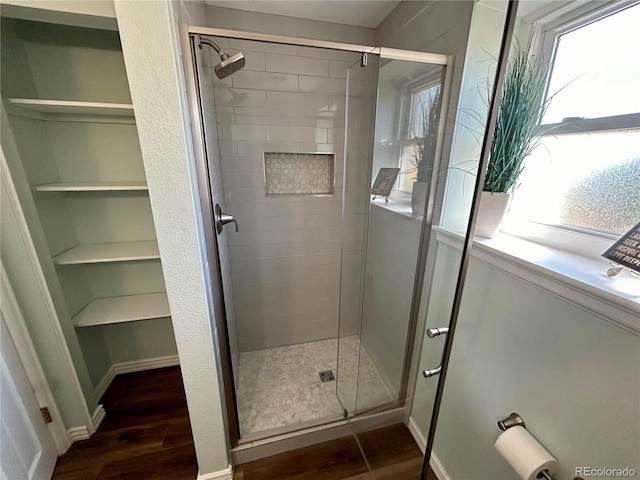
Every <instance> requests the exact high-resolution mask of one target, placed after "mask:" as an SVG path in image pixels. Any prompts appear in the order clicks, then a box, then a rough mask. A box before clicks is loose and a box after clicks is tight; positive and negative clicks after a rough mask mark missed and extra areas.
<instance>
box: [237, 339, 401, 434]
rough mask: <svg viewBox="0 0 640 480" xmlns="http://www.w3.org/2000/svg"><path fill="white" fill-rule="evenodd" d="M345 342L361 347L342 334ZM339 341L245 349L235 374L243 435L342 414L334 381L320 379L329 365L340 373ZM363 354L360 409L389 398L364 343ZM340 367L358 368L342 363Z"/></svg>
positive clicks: (352, 357) (350, 358) (350, 359)
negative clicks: (237, 372) (236, 375)
mask: <svg viewBox="0 0 640 480" xmlns="http://www.w3.org/2000/svg"><path fill="white" fill-rule="evenodd" d="M342 342H344V343H342ZM351 344H353V345H351ZM341 345H342V346H343V347H347V348H345V350H350V351H357V350H358V337H356V336H352V337H346V338H343V339H341ZM337 346H338V341H337V339H331V340H321V341H317V342H309V343H301V344H298V345H289V346H285V347H275V348H267V349H265V350H256V351H252V352H243V353H241V354H240V368H239V374H238V378H237V379H236V380H237V382H238V391H237V402H238V415H239V417H240V418H239V420H240V433H241V435H242V436H246V435H249V434H253V433H257V432H263V431H265V430H271V429H275V428H281V427H287V426H292V425H298V424H305V423H311V422H314V421H318V420H321V419H328V420H330V419H332V418H335V419H338V418H341V417H342V413H343V409H342V406H341V405H340V402H339V401H338V396H337V394H336V382H335V381H331V382H321V381H320V376H319V372H321V371H325V370H332V371H333V373H334V374H336V375H337V374H338V371H337ZM349 347H351V348H349ZM361 357H362V360H361V365H360V370H359V371H360V378H359V379H358V380H359V383H360V384H361V385H362V387H365V388H366V392H365V391H359V395H358V397H359V399H358V407H359V409H362V408H366V404H371V405H372V406H373V405H382V404H384V403H387V402H389V401H390V400H391V397H390V395H389V392H388V391H387V388H386V387H385V385H384V383H383V381H382V379H381V378H380V375H379V374H378V372H377V370H376V368H375V367H374V365H373V363H372V362H371V359H370V358H369V355H368V354H367V353H366V351H365V350H364V349H362V354H361ZM343 358H344V362H349V363H352V362H356V361H357V355H348V356H343ZM341 361H342V360H341ZM342 368H343V371H355V370H354V369H353V368H349V366H348V365H344V364H343V366H342ZM349 384H350V385H355V383H352V382H351V381H350V382H349ZM341 385H342V384H341ZM341 388H342V387H341ZM361 399H363V400H365V403H362V401H361Z"/></svg>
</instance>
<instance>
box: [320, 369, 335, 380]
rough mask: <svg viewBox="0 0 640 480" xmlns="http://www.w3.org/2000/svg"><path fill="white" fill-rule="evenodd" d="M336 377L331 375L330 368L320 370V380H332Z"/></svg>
mask: <svg viewBox="0 0 640 480" xmlns="http://www.w3.org/2000/svg"><path fill="white" fill-rule="evenodd" d="M335 379H336V377H335V376H334V375H333V372H332V371H331V370H325V371H324V372H320V381H321V382H333V381H334V380H335Z"/></svg>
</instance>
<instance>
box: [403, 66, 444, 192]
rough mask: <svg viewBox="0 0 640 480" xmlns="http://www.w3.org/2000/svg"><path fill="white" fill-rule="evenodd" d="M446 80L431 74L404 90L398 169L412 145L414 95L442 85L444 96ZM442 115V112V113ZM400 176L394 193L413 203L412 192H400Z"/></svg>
mask: <svg viewBox="0 0 640 480" xmlns="http://www.w3.org/2000/svg"><path fill="white" fill-rule="evenodd" d="M443 82H444V78H443V76H442V74H438V73H437V72H436V73H429V74H427V75H423V76H421V77H418V78H415V79H413V80H410V81H408V82H407V83H406V84H405V85H404V86H403V88H402V97H401V100H400V108H399V112H398V113H399V115H398V117H399V118H398V131H397V135H396V138H397V143H398V146H399V147H400V148H399V150H398V162H397V164H398V167H399V168H400V169H402V150H403V149H404V147H405V146H407V145H410V144H411V139H410V138H409V134H410V132H409V125H410V123H411V114H412V111H411V110H412V104H413V98H414V95H415V94H416V93H417V92H420V91H422V90H426V89H428V88H431V87H433V86H434V85H440V95H442V88H443ZM441 108H442V107H441ZM440 113H441V114H442V112H440ZM401 174H402V172H400V174H399V175H398V178H397V180H396V185H395V187H394V188H393V193H394V194H395V195H394V196H396V197H397V198H398V199H402V200H403V201H405V202H408V203H410V202H411V192H410V191H408V190H400V188H399V186H400V175H401Z"/></svg>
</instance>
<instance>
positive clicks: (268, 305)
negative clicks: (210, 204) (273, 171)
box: [206, 38, 375, 351]
mask: <svg viewBox="0 0 640 480" xmlns="http://www.w3.org/2000/svg"><path fill="white" fill-rule="evenodd" d="M214 41H215V42H216V43H218V44H219V45H220V47H222V49H223V50H225V51H227V53H229V54H233V53H235V52H237V51H240V50H241V51H242V52H243V53H244V55H245V57H246V66H245V67H244V68H243V69H242V70H240V71H238V72H236V73H235V74H233V75H231V76H230V77H227V78H226V79H223V80H217V79H216V80H215V81H214V88H213V90H214V95H215V104H216V116H217V122H218V123H217V125H218V138H219V147H220V154H221V167H222V183H223V188H224V209H225V211H226V212H227V213H229V214H232V215H234V216H235V217H236V218H237V220H238V223H239V226H240V231H239V232H238V233H235V232H232V231H229V233H228V240H229V254H230V258H231V262H230V266H231V277H232V282H233V303H234V307H235V308H234V310H235V321H236V326H237V335H238V342H239V347H240V351H250V350H257V349H262V348H269V347H274V346H282V345H289V344H294V343H301V342H309V341H315V340H321V339H327V338H332V337H336V336H337V334H338V300H339V292H340V257H341V255H340V246H341V238H342V239H343V240H344V249H345V254H344V259H343V275H342V278H343V283H344V286H343V295H344V296H343V299H345V300H346V301H345V303H343V312H344V313H343V320H342V325H341V330H340V331H341V334H349V333H351V334H353V333H356V331H357V324H358V322H359V310H358V308H359V304H360V301H359V293H358V292H360V287H361V284H360V281H361V280H360V272H361V264H362V261H361V257H362V248H363V247H362V245H363V232H362V229H363V217H364V211H365V205H366V204H367V198H366V196H365V195H366V191H365V188H366V187H367V186H368V182H369V177H368V175H367V173H368V170H367V161H366V159H367V158H368V151H367V149H368V148H369V147H368V145H371V142H370V141H368V140H369V135H370V133H371V132H370V130H369V126H370V117H371V113H372V110H373V101H374V98H375V97H374V95H373V94H374V88H373V87H374V85H373V83H372V82H368V81H366V80H365V77H364V75H365V73H364V70H363V71H362V72H359V71H356V72H355V74H356V76H359V77H361V79H359V80H357V81H355V82H353V86H354V88H355V89H356V92H355V93H356V95H357V98H354V99H353V101H352V102H351V103H350V112H351V113H352V114H353V115H354V116H357V117H358V118H357V119H356V121H355V128H352V129H350V131H349V135H350V139H353V142H351V144H352V147H351V149H350V153H349V155H348V162H347V170H348V175H347V179H348V184H347V196H346V204H345V206H346V212H347V215H346V217H345V225H344V228H343V227H342V221H341V210H342V193H343V174H344V121H345V92H346V73H347V68H348V67H349V66H351V65H352V64H354V63H355V62H357V61H358V60H359V57H360V56H359V54H357V53H353V52H341V51H333V50H324V49H316V48H310V47H297V46H291V45H276V44H269V43H261V42H253V41H246V40H236V39H224V38H214ZM206 56H207V65H208V66H209V67H211V66H212V65H213V64H215V62H216V61H217V58H216V57H213V56H211V54H210V53H207V54H206ZM352 92H353V90H352ZM265 152H323V153H324V152H329V153H334V154H335V169H334V171H335V189H334V194H333V195H329V196H310V195H309V196H291V197H267V195H266V191H265V185H264V153H265Z"/></svg>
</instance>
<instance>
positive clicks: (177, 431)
mask: <svg viewBox="0 0 640 480" xmlns="http://www.w3.org/2000/svg"><path fill="white" fill-rule="evenodd" d="M102 403H103V405H104V407H105V410H106V411H107V417H106V418H105V420H104V422H103V423H102V425H101V426H100V428H99V429H98V432H96V433H95V434H94V435H93V436H92V437H91V438H90V439H89V440H85V441H81V442H76V443H74V444H73V445H72V446H71V448H70V449H69V451H68V452H67V453H66V454H65V455H63V456H62V457H61V458H59V459H58V463H57V465H56V469H55V471H54V474H53V479H54V480H115V479H118V480H128V479H132V480H133V479H135V480H183V479H184V480H194V479H195V478H196V475H197V470H198V467H197V464H196V458H195V453H194V448H193V439H192V436H191V427H190V425H189V417H188V413H187V406H186V400H185V396H184V391H183V389H182V378H181V376H180V369H179V367H171V368H163V369H158V370H150V371H146V372H139V373H131V374H126V375H119V376H117V377H116V379H115V380H114V381H113V383H112V384H111V386H110V387H109V389H108V390H107V393H106V394H105V395H104V397H103V398H102ZM358 441H359V442H360V445H361V447H362V450H363V451H364V453H365V455H366V460H367V461H366V462H365V458H364V457H363V456H362V453H361V451H360V448H359V447H358V443H357V442H356V439H355V437H346V438H341V439H338V440H332V441H330V442H325V443H321V444H318V445H313V446H310V447H306V448H301V449H299V450H294V451H291V452H287V453H283V454H280V455H274V456H272V457H268V458H263V459H260V460H256V461H254V462H249V463H245V464H243V465H237V466H236V468H235V474H234V480H316V479H317V480H419V478H420V470H421V468H422V455H421V454H420V450H419V449H418V447H417V446H416V444H415V442H414V441H413V438H412V437H411V434H410V433H409V431H408V430H407V428H406V427H405V426H404V425H402V424H399V425H393V426H390V427H385V428H383V429H379V430H375V431H373V432H366V433H362V434H359V435H358ZM367 462H368V464H369V466H370V467H371V469H369V468H368V467H367ZM428 480H436V477H435V476H433V473H432V472H430V476H429V477H428Z"/></svg>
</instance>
